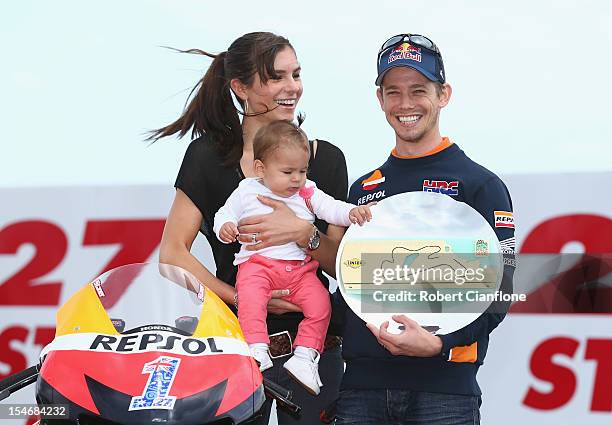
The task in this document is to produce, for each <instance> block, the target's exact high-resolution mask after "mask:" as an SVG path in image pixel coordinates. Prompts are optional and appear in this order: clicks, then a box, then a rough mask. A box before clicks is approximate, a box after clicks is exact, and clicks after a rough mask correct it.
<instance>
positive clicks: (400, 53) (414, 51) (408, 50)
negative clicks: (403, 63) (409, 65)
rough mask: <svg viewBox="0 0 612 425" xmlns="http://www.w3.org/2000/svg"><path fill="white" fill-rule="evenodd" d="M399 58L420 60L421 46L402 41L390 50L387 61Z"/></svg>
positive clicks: (390, 61)
mask: <svg viewBox="0 0 612 425" xmlns="http://www.w3.org/2000/svg"><path fill="white" fill-rule="evenodd" d="M399 59H408V60H413V61H416V62H421V48H420V47H416V46H413V45H411V44H410V43H402V44H400V45H399V46H397V47H395V48H394V49H393V50H392V51H391V54H389V61H388V62H387V63H392V62H395V61H396V60H399Z"/></svg>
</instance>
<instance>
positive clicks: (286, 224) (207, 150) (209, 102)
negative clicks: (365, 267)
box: [151, 32, 348, 425]
mask: <svg viewBox="0 0 612 425" xmlns="http://www.w3.org/2000/svg"><path fill="white" fill-rule="evenodd" d="M188 52H189V53H199V54H204V55H207V56H210V57H213V58H214V60H213V62H212V64H211V66H210V67H209V69H208V71H207V72H206V74H205V75H204V77H203V78H202V80H201V81H200V83H199V84H198V86H196V88H195V89H194V90H195V91H196V93H195V95H194V96H193V98H192V100H191V101H190V103H189V104H188V106H187V108H186V109H185V111H184V112H183V114H182V115H181V117H179V119H177V120H176V121H175V122H174V123H172V124H170V125H168V126H166V127H163V128H161V129H159V130H156V131H154V132H153V133H152V136H151V138H152V139H159V138H162V137H166V136H170V135H173V134H176V133H178V135H179V136H180V137H182V136H184V135H185V134H187V133H188V132H189V131H191V134H192V137H196V139H195V140H194V141H192V142H191V144H190V145H189V148H188V149H187V152H186V154H185V158H184V159H183V164H182V165H181V169H180V171H179V175H178V177H177V180H176V184H175V186H176V188H177V190H176V195H175V199H174V202H173V204H172V208H171V209H170V213H169V216H168V220H167V222H166V226H165V228H164V233H163V236H162V242H161V248H160V262H162V263H170V264H175V265H178V266H181V267H183V268H185V269H187V270H189V271H190V272H192V273H193V274H194V275H196V276H197V277H198V278H199V279H200V280H201V281H202V282H203V283H204V284H206V285H207V286H208V287H209V288H210V289H212V290H213V291H215V292H216V293H217V294H218V295H219V296H220V297H221V298H222V299H223V300H224V301H225V302H226V303H228V304H230V305H236V304H239V303H240V301H241V300H237V299H236V290H235V289H234V283H235V279H236V267H235V266H233V264H232V262H233V259H234V254H235V253H236V252H237V251H238V249H239V244H238V243H234V244H231V245H225V244H223V243H221V242H220V241H219V240H218V239H217V238H216V236H215V234H214V232H213V230H212V226H213V219H214V214H215V212H216V211H217V210H218V209H219V208H220V207H221V206H222V205H223V204H224V203H225V201H226V200H227V198H228V197H229V195H230V194H231V193H232V191H233V190H234V189H235V188H236V187H237V186H238V184H239V182H240V181H241V180H242V179H243V178H245V177H254V176H255V172H254V170H253V137H254V135H255V133H256V132H257V130H258V129H260V128H261V127H262V126H264V125H266V124H267V123H270V122H272V121H277V120H287V121H291V120H293V119H294V118H295V110H296V106H297V104H298V101H299V100H300V97H301V95H302V82H301V79H300V65H299V62H298V60H297V57H296V54H295V51H294V49H293V47H292V46H291V44H290V43H289V41H288V40H287V39H286V38H284V37H281V36H277V35H275V34H271V33H266V32H257V33H249V34H245V35H243V36H242V37H240V38H238V39H236V40H235V41H234V42H233V43H232V44H231V46H230V47H229V49H228V50H227V51H226V52H222V53H220V54H218V55H216V56H214V55H210V54H208V53H206V52H203V51H201V50H190V51H188ZM232 94H233V96H235V98H236V100H237V102H238V103H239V104H240V106H241V108H242V111H243V112H240V113H239V112H238V111H237V110H236V108H235V106H234V102H233V99H232ZM239 114H242V115H243V120H242V123H241V122H240V117H239ZM309 166H310V170H309V175H308V177H309V178H310V179H311V180H313V181H315V182H316V183H317V186H318V187H319V188H321V189H322V190H323V191H325V192H327V193H328V194H330V195H332V196H334V197H335V198H337V199H342V200H345V198H346V194H347V187H348V182H347V173H346V163H345V160H344V156H343V154H342V152H341V151H340V150H339V149H338V148H336V147H335V146H333V145H331V144H329V143H328V142H325V141H320V140H319V141H316V140H315V141H314V142H313V146H312V154H311V159H310V164H309ZM260 201H261V202H262V203H263V204H266V205H269V206H271V207H272V208H273V209H274V211H273V212H272V213H270V214H266V215H261V216H253V217H249V218H247V219H245V220H243V221H241V222H240V223H239V227H238V230H239V232H240V234H241V235H243V236H241V241H242V242H253V241H257V242H258V243H257V244H255V245H253V246H252V248H251V249H255V250H257V249H261V248H265V247H267V246H273V245H281V244H285V243H288V242H296V243H297V244H298V245H299V246H300V247H304V248H305V249H306V250H307V251H308V252H307V253H308V255H310V256H311V257H312V258H314V259H315V260H317V261H318V262H319V263H320V264H321V267H322V268H323V270H325V271H326V272H327V273H328V274H331V275H332V276H333V275H335V271H334V267H335V258H336V252H337V249H338V244H339V241H340V239H341V238H342V235H343V232H344V229H343V228H341V227H336V226H327V224H326V223H324V222H320V221H317V222H315V224H316V226H317V228H318V229H320V230H321V233H320V234H319V233H318V231H317V229H316V228H313V226H312V225H311V224H310V223H308V222H307V221H305V220H302V219H299V218H297V217H296V216H295V214H294V213H293V212H292V211H291V210H290V209H289V208H288V207H287V206H286V205H285V204H283V203H282V202H279V201H274V200H271V199H268V198H261V199H260ZM198 231H201V232H202V233H203V234H204V236H206V238H207V239H208V242H209V243H210V245H211V248H212V251H213V256H214V259H215V263H216V266H217V271H216V276H215V275H213V274H212V273H211V272H210V271H209V270H207V269H206V267H204V266H203V265H202V264H201V263H200V262H199V261H198V260H197V259H196V258H195V257H194V256H193V255H192V254H191V253H190V249H191V245H192V243H193V241H194V239H195V237H196V236H197V234H198ZM318 274H319V277H320V278H321V280H322V281H323V282H324V283H325V284H327V280H326V279H325V278H324V277H323V275H322V274H321V272H320V271H319V273H318ZM285 292H286V291H275V293H274V294H273V297H274V298H273V299H272V300H271V301H270V303H269V304H268V313H269V315H268V321H267V322H268V331H269V332H270V334H275V333H280V332H283V331H288V332H289V333H291V334H293V335H295V331H296V329H297V325H298V323H299V321H300V320H301V318H302V317H303V316H302V315H301V314H298V313H296V312H299V308H298V307H297V306H295V305H293V304H291V303H289V302H287V301H285V300H283V299H282V296H283V294H284V293H285ZM285 295H286V294H285ZM243 302H246V301H243ZM330 334H331V335H334V334H337V333H334V326H333V325H332V326H330V330H329V331H328V337H327V338H326V349H325V351H324V352H323V355H322V356H321V359H320V361H319V368H320V374H321V379H322V381H323V382H324V386H323V387H322V390H321V394H320V395H319V396H317V397H314V396H311V395H309V394H308V393H307V392H306V391H305V390H304V389H303V388H302V387H300V386H299V385H297V384H295V383H294V381H293V380H291V379H289V377H288V375H287V374H286V372H285V371H284V370H283V369H282V364H283V363H284V362H285V361H286V359H287V358H286V357H281V358H278V359H275V361H274V367H273V368H271V369H268V370H267V371H266V372H265V373H264V374H265V375H266V376H267V377H268V378H270V379H272V380H274V381H276V382H278V383H280V384H281V385H284V386H286V387H289V388H290V389H292V390H293V391H294V400H295V401H296V403H298V404H299V405H301V406H302V409H303V410H302V412H303V413H302V417H301V418H300V420H296V419H294V418H292V417H291V416H289V415H287V414H286V413H285V412H283V411H280V410H279V411H278V419H279V424H281V425H283V424H289V423H299V424H319V423H320V421H319V412H320V411H321V410H322V409H323V408H325V407H326V406H327V405H328V404H330V403H331V402H332V401H334V400H335V399H336V397H337V393H338V388H339V385H340V380H341V376H342V370H343V364H342V359H341V357H340V347H339V338H337V337H333V336H330ZM286 342H287V341H285V340H284V339H283V336H278V337H275V338H271V343H270V348H271V351H272V350H276V351H277V352H283V354H290V353H287V346H288V344H287V343H286ZM268 412H269V409H268Z"/></svg>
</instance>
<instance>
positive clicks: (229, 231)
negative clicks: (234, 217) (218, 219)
mask: <svg viewBox="0 0 612 425" xmlns="http://www.w3.org/2000/svg"><path fill="white" fill-rule="evenodd" d="M236 236H238V227H236V224H235V223H232V222H231V221H228V222H227V223H225V224H223V226H221V230H219V237H220V238H221V240H222V241H223V242H225V243H232V242H234V241H235V240H236Z"/></svg>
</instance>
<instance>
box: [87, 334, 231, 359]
mask: <svg viewBox="0 0 612 425" xmlns="http://www.w3.org/2000/svg"><path fill="white" fill-rule="evenodd" d="M89 349H90V350H106V351H115V352H119V353H122V352H123V353H124V352H137V351H156V350H172V351H184V352H185V353H187V354H202V353H204V352H206V351H208V352H210V353H223V350H221V349H219V348H218V347H217V345H216V343H215V339H214V338H206V339H203V338H189V337H184V336H180V335H164V334H159V333H139V334H135V335H126V336H122V337H115V336H111V335H97V336H96V337H95V339H94V341H93V343H92V344H91V346H90V347H89Z"/></svg>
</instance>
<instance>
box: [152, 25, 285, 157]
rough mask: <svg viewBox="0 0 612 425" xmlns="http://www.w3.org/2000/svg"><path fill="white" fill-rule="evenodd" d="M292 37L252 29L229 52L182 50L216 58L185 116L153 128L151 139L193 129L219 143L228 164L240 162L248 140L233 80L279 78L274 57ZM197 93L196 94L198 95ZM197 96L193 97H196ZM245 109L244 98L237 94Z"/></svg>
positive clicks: (248, 81) (195, 133) (193, 132)
mask: <svg viewBox="0 0 612 425" xmlns="http://www.w3.org/2000/svg"><path fill="white" fill-rule="evenodd" d="M286 47H290V48H291V49H293V46H292V45H291V43H289V40H287V39H286V38H285V37H281V36H279V35H276V34H272V33H269V32H252V33H249V34H245V35H243V36H242V37H240V38H238V39H236V40H235V41H234V42H233V43H232V44H231V45H230V47H229V49H227V51H226V52H222V53H219V54H218V55H213V54H210V53H207V52H205V51H203V50H199V49H190V50H181V52H183V53H194V54H200V55H205V56H208V57H211V58H214V60H213V62H212V64H211V65H210V67H209V68H208V70H207V71H206V74H204V77H202V79H201V80H200V81H199V82H198V84H196V86H195V87H194V88H193V89H192V91H191V93H190V96H189V98H190V99H191V100H190V101H189V102H188V104H187V106H186V108H185V109H184V110H183V113H182V114H181V116H180V117H179V118H178V119H177V120H176V121H174V122H173V123H171V124H169V125H167V126H165V127H162V128H160V129H157V130H153V131H151V133H150V135H149V137H148V138H147V140H152V141H156V140H158V139H161V138H162V137H167V136H171V135H173V134H176V133H178V136H179V137H183V136H184V135H185V134H187V133H188V132H189V130H191V138H192V139H193V138H196V137H200V136H202V135H203V134H206V135H208V136H209V137H210V139H211V140H212V141H213V142H214V143H216V144H217V146H218V147H219V149H220V152H221V154H222V156H223V157H224V158H225V160H224V162H225V165H235V164H238V162H239V161H240V158H241V157H242V149H243V146H244V141H243V140H242V126H241V125H240V118H239V114H240V113H242V112H240V111H238V110H237V109H236V107H235V106H234V102H233V100H232V95H231V92H230V90H231V89H230V81H231V80H232V79H234V78H237V79H238V80H239V81H240V82H242V83H243V84H245V85H247V86H250V85H251V84H252V83H253V79H254V77H255V74H258V75H259V78H260V79H261V81H262V83H266V82H267V81H268V79H270V78H277V75H276V73H275V72H274V60H275V59H276V55H277V54H278V52H280V51H281V50H283V49H284V48H286ZM194 93H195V95H194ZM192 95H193V96H192ZM236 99H237V100H238V102H239V103H240V105H241V107H242V110H243V111H244V103H243V101H242V100H241V99H240V98H238V97H236Z"/></svg>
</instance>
